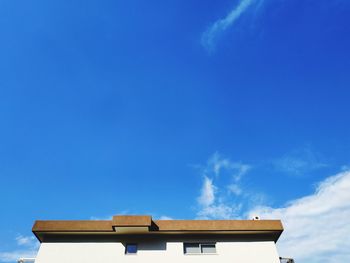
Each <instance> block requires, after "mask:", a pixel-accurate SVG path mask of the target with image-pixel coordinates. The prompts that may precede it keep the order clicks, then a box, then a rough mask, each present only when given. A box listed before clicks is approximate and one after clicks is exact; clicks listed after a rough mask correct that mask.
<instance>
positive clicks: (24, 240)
mask: <svg viewBox="0 0 350 263" xmlns="http://www.w3.org/2000/svg"><path fill="white" fill-rule="evenodd" d="M16 241H17V244H18V245H20V246H22V245H24V246H32V245H33V243H36V242H35V241H36V240H35V237H33V236H22V235H19V236H17V237H16Z"/></svg>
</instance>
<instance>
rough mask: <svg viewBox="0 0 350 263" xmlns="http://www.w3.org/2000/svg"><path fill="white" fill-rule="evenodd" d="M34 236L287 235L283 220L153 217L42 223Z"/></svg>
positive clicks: (142, 216)
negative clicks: (167, 218) (161, 218)
mask: <svg viewBox="0 0 350 263" xmlns="http://www.w3.org/2000/svg"><path fill="white" fill-rule="evenodd" d="M32 231H33V233H34V234H35V235H36V237H37V238H38V239H39V240H40V241H41V242H42V241H43V237H44V236H47V235H51V236H53V235H56V236H59V235H83V234H84V235H86V234H89V235H94V234H95V235H97V234H98V235H117V236H118V235H124V236H125V235H128V236H132V235H140V234H142V235H164V234H169V235H184V234H193V235H195V234H201V235H203V234H205V235H211V234H215V235H225V236H229V235H255V236H256V235H264V236H267V237H270V239H272V240H274V241H275V242H276V241H277V240H278V238H279V236H280V235H281V233H282V232H283V226H282V223H281V221H280V220H152V217H151V216H149V215H117V216H114V217H113V219H112V220H38V221H35V223H34V226H33V229H32Z"/></svg>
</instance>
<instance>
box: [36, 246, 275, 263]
mask: <svg viewBox="0 0 350 263" xmlns="http://www.w3.org/2000/svg"><path fill="white" fill-rule="evenodd" d="M138 246H139V249H138V253H137V255H125V254H124V251H125V247H124V245H123V244H122V243H117V242H116V243H42V244H41V246H40V249H39V253H38V255H37V259H36V261H35V263H118V262H123V263H141V262H142V263H145V262H159V263H182V262H183V263H207V262H208V263H209V262H210V263H213V262H215V263H217V262H220V263H258V262H259V263H279V259H278V254H277V251H276V246H275V243H274V242H273V241H263V242H261V241H257V242H217V243H216V248H217V254H215V255H184V253H183V243H182V242H163V243H159V244H157V243H148V244H146V243H143V244H142V243H140V244H138Z"/></svg>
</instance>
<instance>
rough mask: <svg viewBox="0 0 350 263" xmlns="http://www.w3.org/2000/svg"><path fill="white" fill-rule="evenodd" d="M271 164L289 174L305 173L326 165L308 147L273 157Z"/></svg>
mask: <svg viewBox="0 0 350 263" xmlns="http://www.w3.org/2000/svg"><path fill="white" fill-rule="evenodd" d="M272 165H273V166H274V168H275V169H277V170H278V171H281V172H285V173H287V174H290V175H296V176H300V175H306V174H308V173H310V172H312V171H315V170H319V169H321V168H325V167H327V166H328V164H327V163H326V162H324V161H323V160H322V158H321V157H320V156H319V154H317V153H315V152H314V151H312V150H311V149H310V148H309V147H306V148H302V149H298V150H294V151H292V152H290V153H287V154H285V155H284V156H282V157H281V158H277V159H274V160H273V161H272Z"/></svg>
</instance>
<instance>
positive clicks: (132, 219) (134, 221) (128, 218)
mask: <svg viewBox="0 0 350 263" xmlns="http://www.w3.org/2000/svg"><path fill="white" fill-rule="evenodd" d="M112 223H113V226H116V227H132V226H148V227H149V226H151V225H152V217H151V216H148V215H120V216H119V215H116V216H113V219H112Z"/></svg>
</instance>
